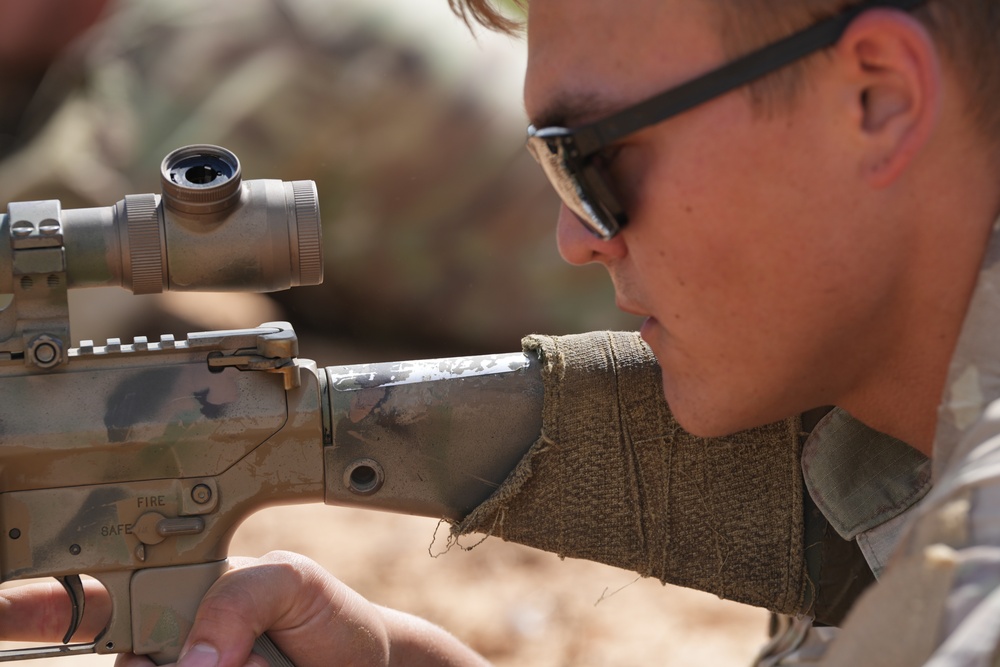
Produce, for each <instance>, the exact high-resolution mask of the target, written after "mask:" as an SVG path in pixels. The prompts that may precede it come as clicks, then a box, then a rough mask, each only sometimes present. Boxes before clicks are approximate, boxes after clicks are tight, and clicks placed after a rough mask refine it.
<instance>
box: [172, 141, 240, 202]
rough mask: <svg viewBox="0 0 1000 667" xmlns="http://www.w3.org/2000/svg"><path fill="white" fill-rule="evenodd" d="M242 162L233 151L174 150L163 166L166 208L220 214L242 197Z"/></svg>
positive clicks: (206, 148) (199, 146) (213, 148)
mask: <svg viewBox="0 0 1000 667" xmlns="http://www.w3.org/2000/svg"><path fill="white" fill-rule="evenodd" d="M241 179H242V175H241V173H240V161H239V160H238V159H237V158H236V155H235V154H233V152H232V151H229V150H226V149H225V148H222V147H221V146H213V145H211V144H193V145H191V146H184V147H183V148H178V149H177V150H175V151H172V152H171V153H170V154H168V155H167V157H165V158H163V162H162V163H161V164H160V185H161V186H162V188H163V205H164V206H166V207H167V208H169V209H172V210H174V211H177V212H180V213H191V214H207V213H218V212H219V211H224V210H226V209H227V208H229V207H231V206H232V205H233V204H235V203H236V202H237V201H239V198H240V183H241Z"/></svg>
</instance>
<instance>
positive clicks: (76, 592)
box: [58, 574, 86, 644]
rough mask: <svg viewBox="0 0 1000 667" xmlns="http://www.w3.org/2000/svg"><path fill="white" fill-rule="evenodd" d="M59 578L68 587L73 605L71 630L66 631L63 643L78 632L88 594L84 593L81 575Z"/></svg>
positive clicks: (70, 622) (70, 601)
mask: <svg viewBox="0 0 1000 667" xmlns="http://www.w3.org/2000/svg"><path fill="white" fill-rule="evenodd" d="M58 579H59V583H60V584H62V587H63V588H65V589H66V593H67V594H68V595H69V603H70V605H71V606H72V614H73V615H72V618H70V621H69V630H67V631H66V636H65V637H63V640H62V641H63V644H68V643H69V640H70V639H72V637H73V635H75V634H76V629H77V628H79V627H80V621H82V620H83V606H84V603H85V602H86V596H85V595H84V593H83V582H82V581H80V575H78V574H70V575H67V576H65V577H58Z"/></svg>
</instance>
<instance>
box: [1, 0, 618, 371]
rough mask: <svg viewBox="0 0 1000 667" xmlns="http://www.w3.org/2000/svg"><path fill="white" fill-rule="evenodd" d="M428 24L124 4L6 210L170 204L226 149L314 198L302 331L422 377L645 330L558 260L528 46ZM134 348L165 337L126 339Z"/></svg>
mask: <svg viewBox="0 0 1000 667" xmlns="http://www.w3.org/2000/svg"><path fill="white" fill-rule="evenodd" d="M426 4H427V5H434V6H426V7H425V6H424V5H425V3H420V5H421V7H422V8H421V9H420V10H419V11H418V10H416V9H414V8H413V7H414V3H408V2H403V1H397V2H388V1H380V2H364V1H362V0H218V1H216V2H211V3H205V2H197V1H195V0H176V1H171V2H169V3H166V2H159V1H158V0H128V1H123V2H120V3H119V4H118V5H117V6H116V7H115V8H114V11H113V12H111V13H110V15H109V16H108V18H107V20H106V21H105V22H104V23H103V24H102V25H100V26H99V27H98V28H97V29H96V30H95V31H93V32H92V33H91V34H89V35H88V36H87V37H86V38H85V39H84V40H82V41H81V42H79V43H77V44H76V45H75V46H74V47H72V48H71V49H70V50H69V51H68V52H67V53H66V54H65V55H64V57H63V59H62V60H61V61H59V62H57V63H56V64H55V65H53V67H52V68H51V69H50V71H49V74H48V76H47V78H46V79H45V80H44V81H43V82H42V84H41V85H40V87H39V88H38V90H37V93H36V95H35V96H34V98H33V99H32V100H31V101H30V105H31V106H30V107H29V109H30V110H31V113H28V114H27V117H28V120H29V121H31V123H34V124H38V123H39V119H40V118H47V119H48V120H47V121H46V122H44V123H42V124H41V125H42V126H41V127H38V128H31V127H30V123H29V126H28V128H29V129H30V130H31V137H30V140H27V141H26V140H25V139H24V138H23V137H19V138H18V139H17V142H18V144H19V145H20V146H21V148H20V150H18V151H15V152H13V153H12V154H9V155H8V156H7V159H6V160H5V161H4V162H3V164H2V165H0V198H2V199H3V200H4V201H18V200H27V199H35V198H45V199H50V198H59V199H61V200H62V201H63V206H64V207H65V208H70V207H80V206H96V205H106V204H107V203H108V202H111V201H116V200H118V199H120V198H121V197H122V196H123V195H124V194H125V193H139V192H152V191H158V186H157V185H156V181H155V177H156V174H157V167H158V164H159V161H160V159H162V157H163V155H165V154H166V153H167V152H168V151H169V150H172V149H173V148H176V147H177V146H180V145H184V144H189V143H213V144H217V145H222V146H226V147H227V148H229V149H231V150H233V151H234V152H235V153H236V154H237V155H239V156H240V159H241V161H242V163H243V171H244V173H255V174H260V173H268V174H280V175H281V177H282V178H284V179H287V180H295V179H303V178H308V179H313V180H315V181H317V183H318V185H319V189H320V196H321V209H322V212H323V218H324V221H325V229H324V239H325V248H324V250H325V256H326V266H327V270H326V279H325V284H324V286H323V287H319V288H313V289H308V290H307V289H300V290H292V291H291V292H289V293H287V295H283V296H282V297H281V299H282V303H283V304H284V306H285V307H286V308H287V312H286V313H285V317H286V318H287V319H289V320H291V321H292V322H294V323H295V325H296V327H297V328H298V329H300V330H303V329H306V328H307V327H313V328H316V329H319V330H321V331H322V332H324V333H325V334H327V335H332V336H338V337H354V340H364V341H365V342H366V343H368V344H369V346H370V345H372V344H379V345H384V346H387V347H391V348H393V349H394V354H402V355H406V356H411V355H412V356H420V355H422V354H425V353H429V354H446V355H451V354H456V353H468V352H494V351H497V350H504V349H509V350H515V349H517V347H518V341H519V340H520V337H521V336H522V335H524V334H526V333H530V332H532V331H545V332H548V333H563V332H576V331H583V330H590V329H594V328H631V327H633V326H634V325H635V321H634V320H633V319H631V318H627V317H626V316H624V315H622V314H620V313H618V312H617V311H616V310H615V309H614V305H613V298H612V291H611V287H610V284H609V281H608V280H607V278H606V275H605V273H604V271H603V270H602V269H600V268H598V267H588V268H589V269H590V270H581V269H579V268H572V267H568V266H565V265H564V264H563V262H562V261H561V259H560V258H559V257H558V255H557V252H556V248H555V243H554V238H553V237H554V234H553V230H554V219H555V214H556V207H557V199H556V197H555V196H554V194H553V193H552V192H551V191H550V187H549V186H548V184H547V183H546V182H545V180H544V178H543V176H542V175H541V173H540V170H538V168H537V166H536V165H535V164H534V163H533V161H532V160H531V159H530V157H528V156H527V154H526V152H525V151H524V150H523V136H524V125H525V122H526V121H525V119H524V118H523V111H522V110H521V109H520V106H519V105H520V94H519V90H518V86H517V84H516V83H514V84H513V85H511V80H512V76H511V74H510V72H511V70H515V71H519V70H520V67H521V58H522V57H523V54H522V53H521V49H523V46H522V45H517V44H513V43H508V42H507V41H504V40H506V39H507V38H502V37H498V36H495V35H486V34H483V35H480V36H479V39H480V40H481V41H482V43H483V46H482V47H480V46H477V44H476V42H475V41H474V40H473V39H472V38H471V37H468V36H466V35H464V32H463V31H464V30H465V28H464V27H463V26H461V24H460V22H458V21H455V20H454V18H453V17H450V16H448V17H436V18H435V17H433V16H431V17H425V16H423V15H424V14H429V13H433V11H440V12H444V13H447V8H446V3H444V2H443V1H442V2H440V3H426ZM437 5H440V6H437ZM439 19H440V20H439ZM422 21H423V22H422ZM450 29H454V30H455V31H457V33H458V34H457V36H456V35H455V34H454V33H452V32H449V30H450ZM491 40H501V41H502V43H500V44H499V46H498V44H497V42H495V41H491ZM132 307H134V305H133V306H132ZM88 308H91V306H88ZM253 323H254V322H249V324H253ZM130 333H158V332H156V331H149V330H148V329H147V330H144V331H139V332H130V331H120V332H116V333H115V334H114V335H128V334H130ZM397 358H399V357H397Z"/></svg>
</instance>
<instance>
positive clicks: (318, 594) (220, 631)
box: [178, 552, 388, 667]
mask: <svg viewBox="0 0 1000 667" xmlns="http://www.w3.org/2000/svg"><path fill="white" fill-rule="evenodd" d="M265 631H266V632H267V633H268V635H269V636H270V637H271V639H272V640H273V641H274V643H275V644H276V645H277V646H278V648H280V649H281V650H282V651H283V652H284V653H285V655H287V656H288V658H289V659H290V660H291V661H292V662H293V663H294V664H295V665H296V666H297V667H310V666H311V665H327V666H329V665H332V664H339V663H335V662H332V661H331V658H340V659H342V660H343V664H355V663H354V662H351V661H352V660H354V661H356V663H358V664H383V663H382V662H379V661H380V660H384V658H385V656H387V653H388V639H387V638H386V633H385V628H384V627H383V625H382V616H381V614H380V613H379V612H378V611H377V610H376V608H375V607H374V606H373V605H371V604H369V603H368V602H367V601H365V600H364V599H363V598H361V596H359V595H358V594H357V593H355V592H354V591H352V590H351V589H349V588H348V587H347V586H345V585H344V584H343V583H341V582H340V581H338V580H337V579H335V578H334V577H333V576H332V575H330V574H329V573H327V572H326V571H325V570H323V569H322V568H321V567H320V566H319V565H317V564H316V563H314V562H312V561H311V560H309V559H307V558H304V557H302V556H298V555H295V554H290V553H286V552H275V553H271V554H268V555H267V556H265V557H264V558H262V559H261V560H260V561H258V562H257V563H256V564H253V565H250V566H248V567H238V568H236V569H233V570H230V571H229V572H227V573H226V574H224V575H223V576H222V577H221V578H220V579H219V581H217V582H216V583H215V585H213V586H212V588H211V589H210V590H209V592H208V593H207V594H206V596H205V598H204V599H203V600H202V603H201V606H200V607H199V608H198V614H197V616H196V618H195V623H194V626H193V627H192V629H191V632H190V634H189V635H188V639H187V641H186V643H185V648H184V649H183V650H182V652H181V658H180V660H179V661H178V667H244V665H245V664H246V662H247V660H248V658H249V656H250V651H251V649H252V647H253V643H254V640H255V639H256V638H257V636H258V635H260V634H263V633H264V632H265Z"/></svg>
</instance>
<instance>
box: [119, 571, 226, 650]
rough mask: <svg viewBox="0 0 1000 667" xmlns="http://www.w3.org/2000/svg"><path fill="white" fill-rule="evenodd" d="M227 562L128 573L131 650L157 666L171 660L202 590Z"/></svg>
mask: <svg viewBox="0 0 1000 667" xmlns="http://www.w3.org/2000/svg"><path fill="white" fill-rule="evenodd" d="M228 569H229V561H227V560H220V561H214V562H210V563H198V564H196V565H176V566H172V567H154V568H149V569H145V570H139V571H138V572H136V573H135V574H134V575H133V576H132V581H131V585H130V596H131V599H132V652H133V653H137V654H139V655H146V656H149V658H150V659H151V660H152V661H153V662H155V663H156V664H158V665H162V664H164V663H168V662H175V661H176V660H177V657H178V655H180V651H181V647H182V646H183V645H184V640H185V639H186V638H187V636H188V633H189V632H190V631H191V626H192V625H194V617H195V614H196V613H197V611H198V605H199V604H200V603H201V599H202V598H203V597H205V593H207V592H208V589H209V588H210V587H211V586H212V584H214V583H215V581H216V580H217V579H218V578H219V577H221V576H222V575H223V574H224V573H225V572H226V570H228Z"/></svg>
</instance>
